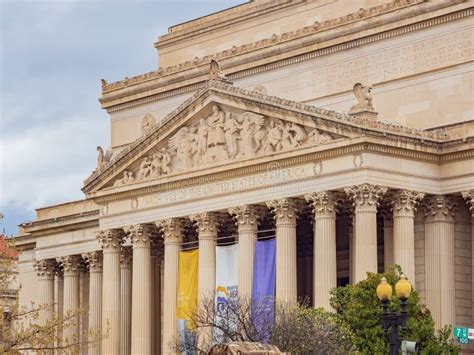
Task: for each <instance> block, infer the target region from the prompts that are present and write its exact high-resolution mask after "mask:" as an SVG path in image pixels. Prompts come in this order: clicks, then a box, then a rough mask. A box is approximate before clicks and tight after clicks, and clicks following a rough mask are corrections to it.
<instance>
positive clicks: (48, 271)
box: [35, 259, 56, 325]
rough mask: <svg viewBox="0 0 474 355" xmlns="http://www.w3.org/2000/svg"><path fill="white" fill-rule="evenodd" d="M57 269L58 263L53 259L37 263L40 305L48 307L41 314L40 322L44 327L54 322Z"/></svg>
mask: <svg viewBox="0 0 474 355" xmlns="http://www.w3.org/2000/svg"><path fill="white" fill-rule="evenodd" d="M55 267H56V262H55V261H54V260H52V259H43V260H38V261H36V263H35V270H36V274H37V275H38V296H39V297H38V299H39V304H40V306H46V307H47V308H45V309H44V310H42V311H41V312H40V314H39V322H40V324H42V325H44V324H46V323H47V322H49V321H52V320H53V315H54V271H55Z"/></svg>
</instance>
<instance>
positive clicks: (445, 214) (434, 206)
mask: <svg viewBox="0 0 474 355" xmlns="http://www.w3.org/2000/svg"><path fill="white" fill-rule="evenodd" d="M421 207H422V208H423V213H424V215H425V218H426V221H427V222H433V221H446V222H454V215H455V214H456V212H457V210H458V204H457V202H456V201H455V200H454V198H453V197H452V196H447V195H432V196H427V197H426V198H425V199H424V200H423V202H422V204H421Z"/></svg>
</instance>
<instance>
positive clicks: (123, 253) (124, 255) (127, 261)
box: [120, 246, 133, 269]
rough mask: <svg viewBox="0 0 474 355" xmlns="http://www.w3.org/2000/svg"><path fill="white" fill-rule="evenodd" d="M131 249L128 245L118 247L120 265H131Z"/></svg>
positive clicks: (127, 266) (123, 266)
mask: <svg viewBox="0 0 474 355" xmlns="http://www.w3.org/2000/svg"><path fill="white" fill-rule="evenodd" d="M132 260H133V250H132V248H130V247H124V246H122V248H121V249H120V267H121V268H122V269H127V268H130V267H132Z"/></svg>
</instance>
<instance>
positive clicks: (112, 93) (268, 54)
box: [100, 0, 474, 111]
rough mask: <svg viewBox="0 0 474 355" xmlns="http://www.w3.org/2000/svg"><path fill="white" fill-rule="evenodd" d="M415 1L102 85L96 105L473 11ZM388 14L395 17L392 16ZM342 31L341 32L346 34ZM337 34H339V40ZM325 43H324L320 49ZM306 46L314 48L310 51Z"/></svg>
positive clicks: (249, 70) (241, 72) (130, 101)
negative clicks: (217, 65)
mask: <svg viewBox="0 0 474 355" xmlns="http://www.w3.org/2000/svg"><path fill="white" fill-rule="evenodd" d="M420 2H423V1H421V0H412V1H411V4H409V5H407V6H402V7H397V6H395V5H393V4H396V3H398V1H395V2H394V3H393V4H392V6H395V7H394V8H391V9H386V11H385V10H384V11H382V12H380V13H379V12H377V11H375V10H371V9H368V10H365V12H364V13H365V14H366V15H367V17H362V18H359V17H358V16H359V15H358V13H356V14H353V15H347V16H344V18H345V17H347V18H350V17H351V16H353V17H354V16H355V19H353V20H350V21H348V22H345V21H341V20H340V19H335V20H330V21H326V22H324V23H323V24H325V23H327V24H328V27H327V28H325V27H324V26H323V27H324V28H323V27H321V25H323V24H320V25H319V28H318V29H317V30H316V31H315V32H313V29H314V27H313V26H307V27H305V28H303V29H300V30H297V31H293V32H291V33H284V34H282V35H280V36H277V38H281V40H276V41H275V38H274V37H271V38H270V39H267V40H262V41H259V42H256V43H253V44H248V45H243V46H240V47H235V48H233V49H230V50H228V51H224V52H222V53H220V54H216V55H211V56H207V57H204V58H203V59H202V60H198V61H197V62H196V63H194V61H193V62H191V61H189V62H186V63H181V64H178V65H177V66H174V67H171V68H166V69H159V70H157V71H153V72H149V73H146V74H143V75H140V76H137V77H134V78H126V79H125V80H122V81H119V82H117V83H113V84H107V85H104V87H103V89H104V91H103V96H102V98H101V100H100V101H101V102H102V107H103V108H108V109H109V111H112V109H111V108H112V107H114V108H113V110H116V109H122V108H126V107H129V106H130V105H132V106H134V105H140V104H143V103H144V101H141V100H145V101H146V102H150V101H154V100H159V99H161V98H163V97H165V96H170V95H175V94H177V93H178V92H185V91H190V90H196V89H197V88H199V87H202V86H203V85H204V84H203V82H204V81H205V80H206V78H207V74H208V64H209V62H210V61H211V60H212V59H219V60H220V61H221V62H222V66H223V69H224V70H225V71H226V72H227V76H228V77H229V79H231V80H236V79H239V78H242V77H245V76H248V75H253V74H256V73H259V72H263V71H267V70H271V69H275V68H277V67H282V66H286V65H289V64H295V63H298V62H301V61H306V60H308V59H312V58H316V57H319V56H322V55H327V54H330V53H334V52H338V51H342V50H346V49H348V48H353V47H357V46H361V45H364V44H367V43H371V42H375V41H379V40H382V39H386V38H390V37H394V36H398V35H401V34H405V33H408V32H412V31H417V30H420V29H423V28H427V27H431V26H436V25H439V24H441V23H445V22H448V21H452V20H456V19H459V18H464V17H468V16H472V14H473V12H474V10H473V9H472V8H468V6H469V5H460V6H459V11H457V12H451V13H449V12H448V13H444V14H437V13H436V11H437V10H442V9H443V8H445V7H447V6H449V7H452V6H454V5H456V4H459V3H462V2H463V1H462V0H456V1H452V2H426V3H422V4H419V3H420ZM415 3H417V4H419V6H423V12H425V15H426V16H428V17H432V18H428V19H426V16H425V18H424V21H422V22H416V21H419V19H416V20H413V21H411V22H412V23H410V21H408V20H410V18H412V17H413V18H415V17H416V16H417V15H419V14H420V9H419V8H418V6H413V4H415ZM383 6H384V5H381V6H379V7H376V8H380V9H382V7H383ZM395 10H402V13H400V15H397V11H395ZM403 10H405V11H403ZM379 11H380V10H379ZM451 11H452V10H451ZM393 12H394V13H395V14H392V13H393ZM379 15H385V16H388V17H387V18H384V19H383V23H384V24H385V25H386V26H388V25H389V24H390V23H392V22H394V24H393V26H392V27H393V28H392V29H387V30H385V31H383V32H380V33H376V32H374V31H375V30H374V28H375V27H377V26H379V25H380V21H379V19H374V21H371V20H370V19H369V18H372V17H376V16H379ZM435 16H438V17H435ZM407 19H408V20H407ZM402 20H407V21H402ZM397 22H400V24H402V25H403V26H400V25H399V24H397ZM374 26H375V27H374ZM345 27H347V29H346V28H345ZM305 29H306V30H305ZM369 30H370V31H372V32H374V33H364V31H369ZM341 33H342V34H343V35H342V36H341ZM348 34H356V35H357V36H358V37H359V38H355V39H353V40H351V41H347V40H346V41H345V42H344V39H343V37H345V35H348ZM336 39H339V42H340V43H334V42H337V41H335V40H336ZM325 42H327V44H326V45H325ZM330 42H331V43H330ZM312 46H316V47H315V49H314V50H312V49H311V48H312ZM308 49H309V51H308ZM275 51H277V52H278V53H279V57H278V60H277V61H275ZM262 59H265V60H266V61H267V63H264V64H263V65H262ZM257 61H258V66H255V64H254V65H252V63H256V62H257ZM173 90H177V91H174V92H172V93H171V92H170V91H173ZM167 92H168V93H167ZM156 95H158V96H156ZM152 96H156V97H155V98H154V99H153V98H151V97H152ZM122 104H124V105H122Z"/></svg>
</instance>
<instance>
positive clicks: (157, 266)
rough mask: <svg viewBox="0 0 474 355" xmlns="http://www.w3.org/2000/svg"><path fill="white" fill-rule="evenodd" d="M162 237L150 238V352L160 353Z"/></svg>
mask: <svg viewBox="0 0 474 355" xmlns="http://www.w3.org/2000/svg"><path fill="white" fill-rule="evenodd" d="M162 252H163V239H162V238H161V237H158V236H157V237H155V238H152V239H151V287H150V289H151V309H150V310H151V312H150V313H151V315H152V320H151V338H152V343H151V353H152V354H154V355H160V354H161V255H162Z"/></svg>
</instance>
